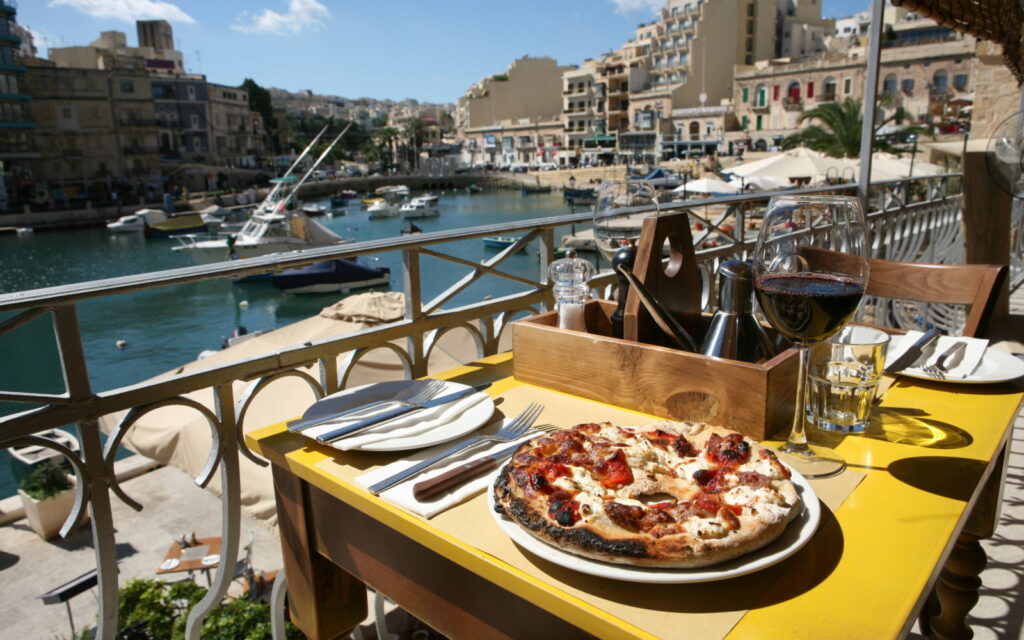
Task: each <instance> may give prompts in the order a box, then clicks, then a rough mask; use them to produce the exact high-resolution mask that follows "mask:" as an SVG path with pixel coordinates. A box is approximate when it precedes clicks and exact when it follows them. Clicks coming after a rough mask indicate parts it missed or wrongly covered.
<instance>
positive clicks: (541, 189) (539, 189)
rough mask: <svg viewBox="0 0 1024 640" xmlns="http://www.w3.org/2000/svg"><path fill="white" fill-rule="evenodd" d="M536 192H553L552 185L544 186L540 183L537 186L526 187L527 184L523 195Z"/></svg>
mask: <svg viewBox="0 0 1024 640" xmlns="http://www.w3.org/2000/svg"><path fill="white" fill-rule="evenodd" d="M534 193H551V187H550V186H545V187H542V186H540V185H538V186H536V187H526V186H524V187H523V195H524V196H528V195H531V194H534Z"/></svg>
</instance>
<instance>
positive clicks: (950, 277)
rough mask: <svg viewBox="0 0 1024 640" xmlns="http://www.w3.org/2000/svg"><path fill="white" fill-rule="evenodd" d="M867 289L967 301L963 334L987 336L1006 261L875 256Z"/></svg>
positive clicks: (893, 294)
mask: <svg viewBox="0 0 1024 640" xmlns="http://www.w3.org/2000/svg"><path fill="white" fill-rule="evenodd" d="M870 268H871V273H870V276H869V277H868V286H867V289H866V291H865V293H866V294H867V295H869V296H878V297H881V298H890V299H895V300H912V301H914V302H933V303H942V304H962V305H967V307H968V311H967V320H966V322H965V324H964V329H963V335H965V336H984V335H986V334H987V333H988V332H989V329H990V327H989V326H988V323H989V320H990V319H991V317H992V313H993V310H994V309H995V304H996V299H997V298H998V297H999V291H1000V289H1001V288H1002V286H1003V282H1004V281H1005V279H1006V275H1007V271H1008V268H1007V267H1006V266H1005V265H991V264H956V265H948V264H921V263H916V262H896V261H893V260H882V259H872V260H871V261H870Z"/></svg>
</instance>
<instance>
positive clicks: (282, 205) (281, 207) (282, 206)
mask: <svg viewBox="0 0 1024 640" xmlns="http://www.w3.org/2000/svg"><path fill="white" fill-rule="evenodd" d="M351 127H352V123H351V122H350V123H348V125H347V126H346V127H345V128H344V129H343V130H342V132H341V133H339V134H338V136H337V137H336V138H335V139H334V140H332V141H331V144H329V145H327V148H326V149H325V150H324V152H323V153H321V154H320V157H319V158H317V159H316V162H314V163H313V166H311V167H310V168H309V170H308V171H306V174H305V175H303V176H302V179H301V180H299V183H298V184H296V185H295V187H294V188H293V189H292V190H291V191H289V192H288V195H287V196H285V197H284V199H283V200H281V202H280V203H278V206H277V208H278V209H279V210H284V209H285V208H286V207H287V206H288V201H289V200H291V199H292V196H293V195H295V194H296V193H297V192H298V190H299V187H301V186H302V185H303V184H304V183H305V182H306V180H308V179H309V176H310V175H312V174H313V172H314V171H316V168H317V167H319V166H320V163H321V162H323V161H324V158H326V157H327V154H329V153H330V152H331V150H332V149H334V145H336V144H338V141H339V140H341V137H342V136H344V135H345V134H346V133H347V132H348V130H349V129H350V128H351Z"/></svg>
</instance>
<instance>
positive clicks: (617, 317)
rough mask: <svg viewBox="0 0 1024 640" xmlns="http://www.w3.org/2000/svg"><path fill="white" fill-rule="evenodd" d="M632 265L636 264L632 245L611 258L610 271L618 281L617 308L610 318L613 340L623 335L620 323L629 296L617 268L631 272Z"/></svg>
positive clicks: (627, 282) (625, 282)
mask: <svg viewBox="0 0 1024 640" xmlns="http://www.w3.org/2000/svg"><path fill="white" fill-rule="evenodd" d="M634 263H636V246H635V245H632V244H630V245H627V246H625V247H622V248H621V249H619V250H618V251H616V252H615V255H614V256H612V270H613V271H614V272H615V277H616V278H618V280H619V289H618V291H619V300H618V306H617V307H616V308H615V311H614V312H613V313H612V317H611V322H612V337H613V338H621V337H622V335H623V331H622V321H623V318H624V317H625V316H626V297H627V296H629V280H627V279H626V276H624V275H622V273H621V272H620V271H619V266H620V265H622V266H624V267H626V268H627V269H629V270H630V271H632V270H633V265H634Z"/></svg>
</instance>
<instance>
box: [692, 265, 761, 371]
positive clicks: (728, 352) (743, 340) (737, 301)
mask: <svg viewBox="0 0 1024 640" xmlns="http://www.w3.org/2000/svg"><path fill="white" fill-rule="evenodd" d="M753 310H754V282H753V267H752V265H751V264H750V263H749V262H745V261H743V260H729V261H727V262H723V263H722V264H721V265H720V266H719V267H718V311H716V312H715V315H714V317H713V318H712V319H711V326H710V327H708V332H707V333H706V334H705V336H704V344H703V345H701V349H700V352H701V353H703V354H704V355H706V356H716V357H719V358H729V359H730V360H742V361H744V362H757V361H758V360H761V359H763V358H768V357H771V356H773V355H774V354H775V348H774V346H773V345H772V342H771V340H770V339H769V338H768V334H767V333H765V330H764V327H762V326H761V323H759V322H758V321H757V318H755V317H754V315H753Z"/></svg>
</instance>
